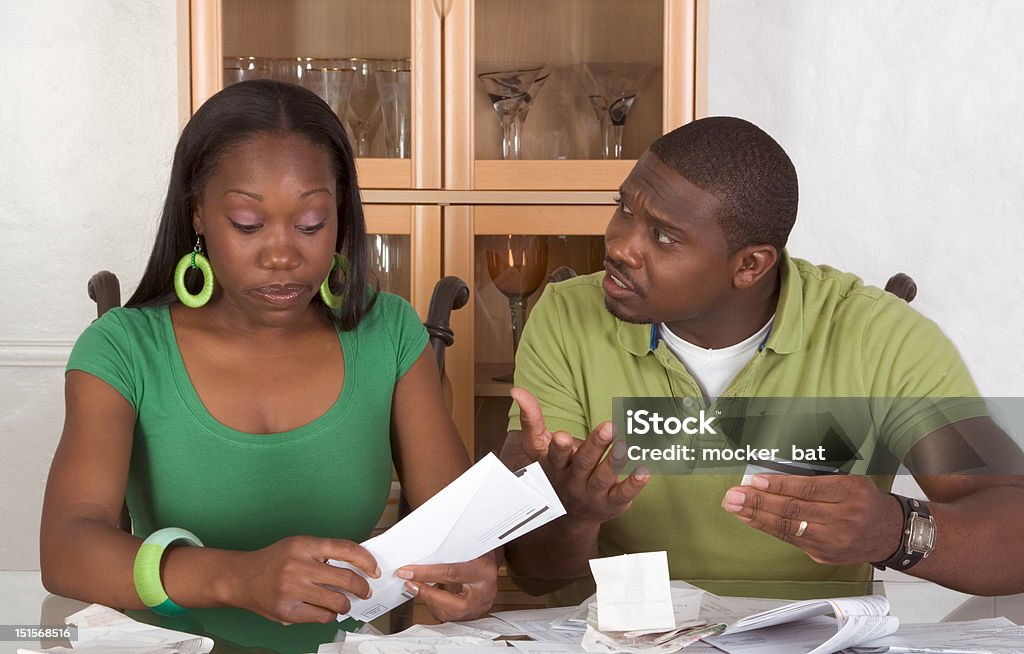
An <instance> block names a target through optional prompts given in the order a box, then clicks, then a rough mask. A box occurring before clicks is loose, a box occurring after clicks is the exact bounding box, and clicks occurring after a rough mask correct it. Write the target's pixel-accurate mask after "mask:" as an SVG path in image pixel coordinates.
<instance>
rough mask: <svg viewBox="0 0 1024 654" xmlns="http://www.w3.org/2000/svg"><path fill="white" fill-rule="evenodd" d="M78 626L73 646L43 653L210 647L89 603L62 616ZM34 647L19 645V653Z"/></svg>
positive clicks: (162, 652) (145, 652)
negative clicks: (79, 609)
mask: <svg viewBox="0 0 1024 654" xmlns="http://www.w3.org/2000/svg"><path fill="white" fill-rule="evenodd" d="M64 622H65V623H66V624H71V625H75V626H76V627H78V639H77V640H76V641H74V642H73V643H72V648H73V649H68V648H66V647H52V648H50V649H47V650H43V651H44V652H48V653H51V654H64V653H65V652H79V653H82V652H110V653H116V654H186V653H191V652H196V653H197V654H203V653H205V652H209V651H210V650H211V649H213V640H212V639H210V638H206V637H204V636H196V635H193V634H187V633H185V632H182V631H174V630H171V629H164V628H162V627H154V626H153V625H149V624H144V623H142V622H136V621H135V620H132V619H131V618H129V617H128V616H127V615H125V614H123V613H121V612H120V611H115V610H114V609H112V608H109V607H106V606H103V605H102V604H92V605H90V606H87V607H85V608H84V609H82V610H81V611H79V612H77V613H72V614H71V615H69V616H68V617H67V618H65V619H64ZM21 651H24V652H35V651H37V650H32V649H26V648H22V649H19V652H21Z"/></svg>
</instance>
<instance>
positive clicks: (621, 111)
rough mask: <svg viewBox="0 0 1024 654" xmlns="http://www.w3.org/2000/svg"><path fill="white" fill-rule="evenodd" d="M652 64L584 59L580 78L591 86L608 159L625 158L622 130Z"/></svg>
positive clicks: (592, 99) (602, 150) (602, 152)
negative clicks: (586, 60) (587, 60)
mask: <svg viewBox="0 0 1024 654" xmlns="http://www.w3.org/2000/svg"><path fill="white" fill-rule="evenodd" d="M653 68H654V66H653V65H652V64H645V63H635V62H593V61H592V62H584V63H583V64H581V65H580V71H581V74H580V78H581V81H583V83H584V84H585V85H586V86H587V87H588V92H587V98H588V99H589V100H590V105H591V107H593V109H594V113H595V115H596V116H597V118H598V120H599V121H600V122H601V134H602V149H601V154H602V156H603V158H605V159H621V158H622V132H623V130H624V129H625V126H626V118H627V116H629V110H630V109H632V108H633V103H634V102H635V101H636V94H637V91H638V90H639V88H640V87H641V86H642V85H643V83H644V79H645V78H646V77H647V75H648V74H650V72H651V70H653Z"/></svg>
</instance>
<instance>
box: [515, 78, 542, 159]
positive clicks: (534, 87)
mask: <svg viewBox="0 0 1024 654" xmlns="http://www.w3.org/2000/svg"><path fill="white" fill-rule="evenodd" d="M549 77H551V69H550V68H549V67H548V66H544V67H543V69H542V70H541V72H540V74H539V75H537V78H536V79H535V80H533V83H532V84H530V88H529V89H527V90H526V97H525V98H523V102H522V104H520V105H519V109H518V111H516V115H515V118H514V120H513V122H512V125H513V132H514V133H513V137H512V138H513V139H514V141H515V148H514V149H515V151H516V153H517V154H518V155H520V156H521V155H522V141H521V140H520V136H521V135H522V133H523V123H525V122H526V116H527V114H529V113H530V108H531V107H532V106H533V101H534V100H536V99H537V94H538V93H540V90H541V89H542V88H543V87H544V82H546V81H548V78H549ZM516 158H517V159H518V158H519V156H517V157H516Z"/></svg>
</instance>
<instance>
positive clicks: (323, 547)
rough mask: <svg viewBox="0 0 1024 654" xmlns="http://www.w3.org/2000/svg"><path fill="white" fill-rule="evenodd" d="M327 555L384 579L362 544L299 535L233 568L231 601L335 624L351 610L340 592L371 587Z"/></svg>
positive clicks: (289, 619)
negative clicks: (337, 564)
mask: <svg viewBox="0 0 1024 654" xmlns="http://www.w3.org/2000/svg"><path fill="white" fill-rule="evenodd" d="M328 559H336V560H338V561H345V562H346V563H350V564H352V566H353V567H355V568H358V569H359V570H361V571H363V572H364V573H365V574H366V575H368V576H370V577H374V578H377V577H380V569H379V568H378V566H377V561H376V560H375V559H374V558H373V555H372V554H370V552H368V551H367V550H366V549H365V548H363V547H362V546H361V545H359V544H358V543H354V542H352V541H350V540H334V539H327V538H314V537H312V536H295V537H292V538H285V539H282V540H279V541H277V542H276V543H274V544H273V545H270V546H269V547H265V548H263V549H261V550H256V551H255V552H246V553H244V554H243V555H241V556H240V557H239V558H238V563H239V567H238V568H235V569H233V570H231V571H230V573H233V574H231V579H230V580H229V581H228V582H227V584H226V586H227V587H228V588H229V590H228V591H227V592H228V601H227V602H226V603H227V604H229V605H232V606H239V607H242V608H244V609H248V610H250V611H252V612H254V613H258V614H260V615H262V616H263V617H265V618H267V619H269V620H274V621H275V622H280V623H282V624H292V623H295V622H321V623H328V622H331V621H332V620H334V619H336V618H337V615H338V614H339V613H348V611H349V608H350V603H349V598H348V597H347V596H346V595H344V593H342V592H341V591H345V592H348V593H351V594H353V595H356V596H358V597H361V598H363V599H366V598H368V597H369V596H370V586H369V584H368V583H367V581H366V579H364V578H363V577H362V576H360V575H359V574H358V573H356V572H354V571H352V570H348V569H345V568H338V567H335V566H333V565H329V564H328V563H327V560H328ZM491 596H492V597H493V596H494V592H493V591H492V592H491Z"/></svg>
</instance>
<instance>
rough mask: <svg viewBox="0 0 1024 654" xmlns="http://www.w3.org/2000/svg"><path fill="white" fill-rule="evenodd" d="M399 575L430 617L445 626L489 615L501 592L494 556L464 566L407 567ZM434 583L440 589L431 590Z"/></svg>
mask: <svg viewBox="0 0 1024 654" xmlns="http://www.w3.org/2000/svg"><path fill="white" fill-rule="evenodd" d="M396 574H397V575H398V576H399V577H401V578H402V579H406V580H407V581H406V582H405V587H406V588H408V589H409V591H410V592H412V593H414V594H416V595H417V596H419V597H421V598H422V599H423V601H424V602H425V603H426V605H427V609H429V610H430V614H431V615H433V616H434V617H435V618H437V619H438V620H441V621H442V622H450V621H453V620H471V619H473V618H479V617H481V616H483V615H486V614H487V612H488V611H490V609H491V606H492V605H493V604H494V596H495V594H496V593H497V592H498V564H497V560H496V554H495V553H494V552H489V553H487V554H484V555H483V556H481V557H480V558H477V559H473V560H472V561H467V562H465V563H441V564H436V565H407V566H405V567H402V568H399V569H398V571H397V573H396ZM432 583H436V584H438V585H437V586H431V585H430V584H432Z"/></svg>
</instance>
